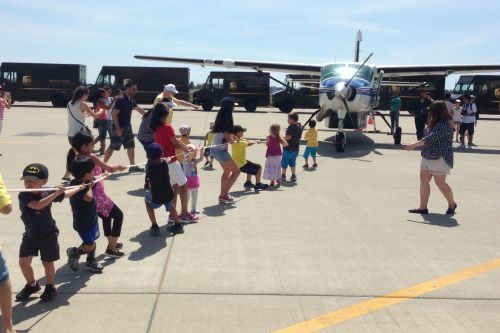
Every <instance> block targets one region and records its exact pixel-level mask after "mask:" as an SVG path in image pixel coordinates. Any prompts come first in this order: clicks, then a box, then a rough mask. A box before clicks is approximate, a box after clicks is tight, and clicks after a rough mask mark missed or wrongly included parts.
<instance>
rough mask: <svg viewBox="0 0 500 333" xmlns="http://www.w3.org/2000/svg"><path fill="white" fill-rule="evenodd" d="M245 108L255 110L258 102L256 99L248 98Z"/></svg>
mask: <svg viewBox="0 0 500 333" xmlns="http://www.w3.org/2000/svg"><path fill="white" fill-rule="evenodd" d="M245 110H247V111H248V112H255V110H257V102H256V101H255V100H254V99H247V100H246V101H245Z"/></svg>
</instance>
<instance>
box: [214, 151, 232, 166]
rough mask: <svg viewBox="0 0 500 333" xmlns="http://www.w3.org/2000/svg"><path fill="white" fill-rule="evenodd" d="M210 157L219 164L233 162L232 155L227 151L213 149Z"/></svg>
mask: <svg viewBox="0 0 500 333" xmlns="http://www.w3.org/2000/svg"><path fill="white" fill-rule="evenodd" d="M210 156H212V157H213V158H215V159H216V160H217V162H219V163H226V162H228V161H230V160H231V154H229V152H228V151H227V150H220V149H211V150H210Z"/></svg>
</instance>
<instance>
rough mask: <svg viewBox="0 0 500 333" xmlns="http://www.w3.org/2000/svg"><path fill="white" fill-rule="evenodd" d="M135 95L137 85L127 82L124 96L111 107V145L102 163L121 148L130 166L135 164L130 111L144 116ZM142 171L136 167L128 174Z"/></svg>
mask: <svg viewBox="0 0 500 333" xmlns="http://www.w3.org/2000/svg"><path fill="white" fill-rule="evenodd" d="M136 93H137V84H135V83H134V82H132V81H128V82H127V83H126V84H125V94H124V95H123V96H121V97H119V98H118V99H117V100H116V102H115V105H114V107H113V113H112V115H113V128H112V131H111V134H112V135H111V145H110V146H109V148H108V150H106V155H105V156H104V162H107V161H109V159H110V158H111V155H113V151H115V150H120V148H121V146H122V145H123V148H125V149H126V150H127V155H128V159H129V162H130V165H134V164H135V141H134V132H133V131H132V110H135V111H137V112H139V113H140V114H142V115H144V113H145V112H144V110H143V109H142V108H141V107H140V106H138V105H137V103H136V102H135V100H134V96H135V94H136ZM134 171H143V170H142V169H141V168H139V167H138V166H136V167H131V168H130V169H129V172H134Z"/></svg>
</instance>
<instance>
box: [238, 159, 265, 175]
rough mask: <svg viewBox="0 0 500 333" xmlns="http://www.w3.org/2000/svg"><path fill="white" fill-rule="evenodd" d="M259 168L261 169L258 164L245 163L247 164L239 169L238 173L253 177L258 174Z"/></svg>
mask: <svg viewBox="0 0 500 333" xmlns="http://www.w3.org/2000/svg"><path fill="white" fill-rule="evenodd" d="M261 168H262V167H261V166H260V164H257V163H253V162H250V161H247V163H246V164H245V165H244V166H242V167H241V168H240V171H241V172H243V173H246V174H249V175H252V176H255V175H256V174H258V173H259V170H260V169H261Z"/></svg>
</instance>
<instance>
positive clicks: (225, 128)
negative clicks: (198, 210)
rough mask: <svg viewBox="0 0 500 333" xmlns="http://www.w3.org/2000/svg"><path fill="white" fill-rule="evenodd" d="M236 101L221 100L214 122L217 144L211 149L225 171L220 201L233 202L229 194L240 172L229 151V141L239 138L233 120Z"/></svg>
mask: <svg viewBox="0 0 500 333" xmlns="http://www.w3.org/2000/svg"><path fill="white" fill-rule="evenodd" d="M233 110H234V103H233V101H232V100H231V99H230V98H229V97H225V98H224V99H223V100H222V101H221V107H220V110H219V112H218V113H217V118H215V124H214V130H213V131H214V140H213V142H212V145H214V146H217V147H213V148H211V149H210V154H211V156H212V157H214V158H215V159H216V160H217V161H218V162H219V163H220V165H221V167H222V169H223V172H222V176H221V180H220V181H221V186H220V195H219V201H221V202H233V201H234V198H233V197H232V196H231V195H229V191H230V190H231V187H233V185H234V183H235V182H236V179H238V176H239V174H240V169H239V168H238V166H237V165H236V162H234V160H233V159H232V158H231V155H230V154H229V152H228V143H233V142H234V141H235V140H237V138H236V137H235V136H234V134H233V132H234V122H233Z"/></svg>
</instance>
